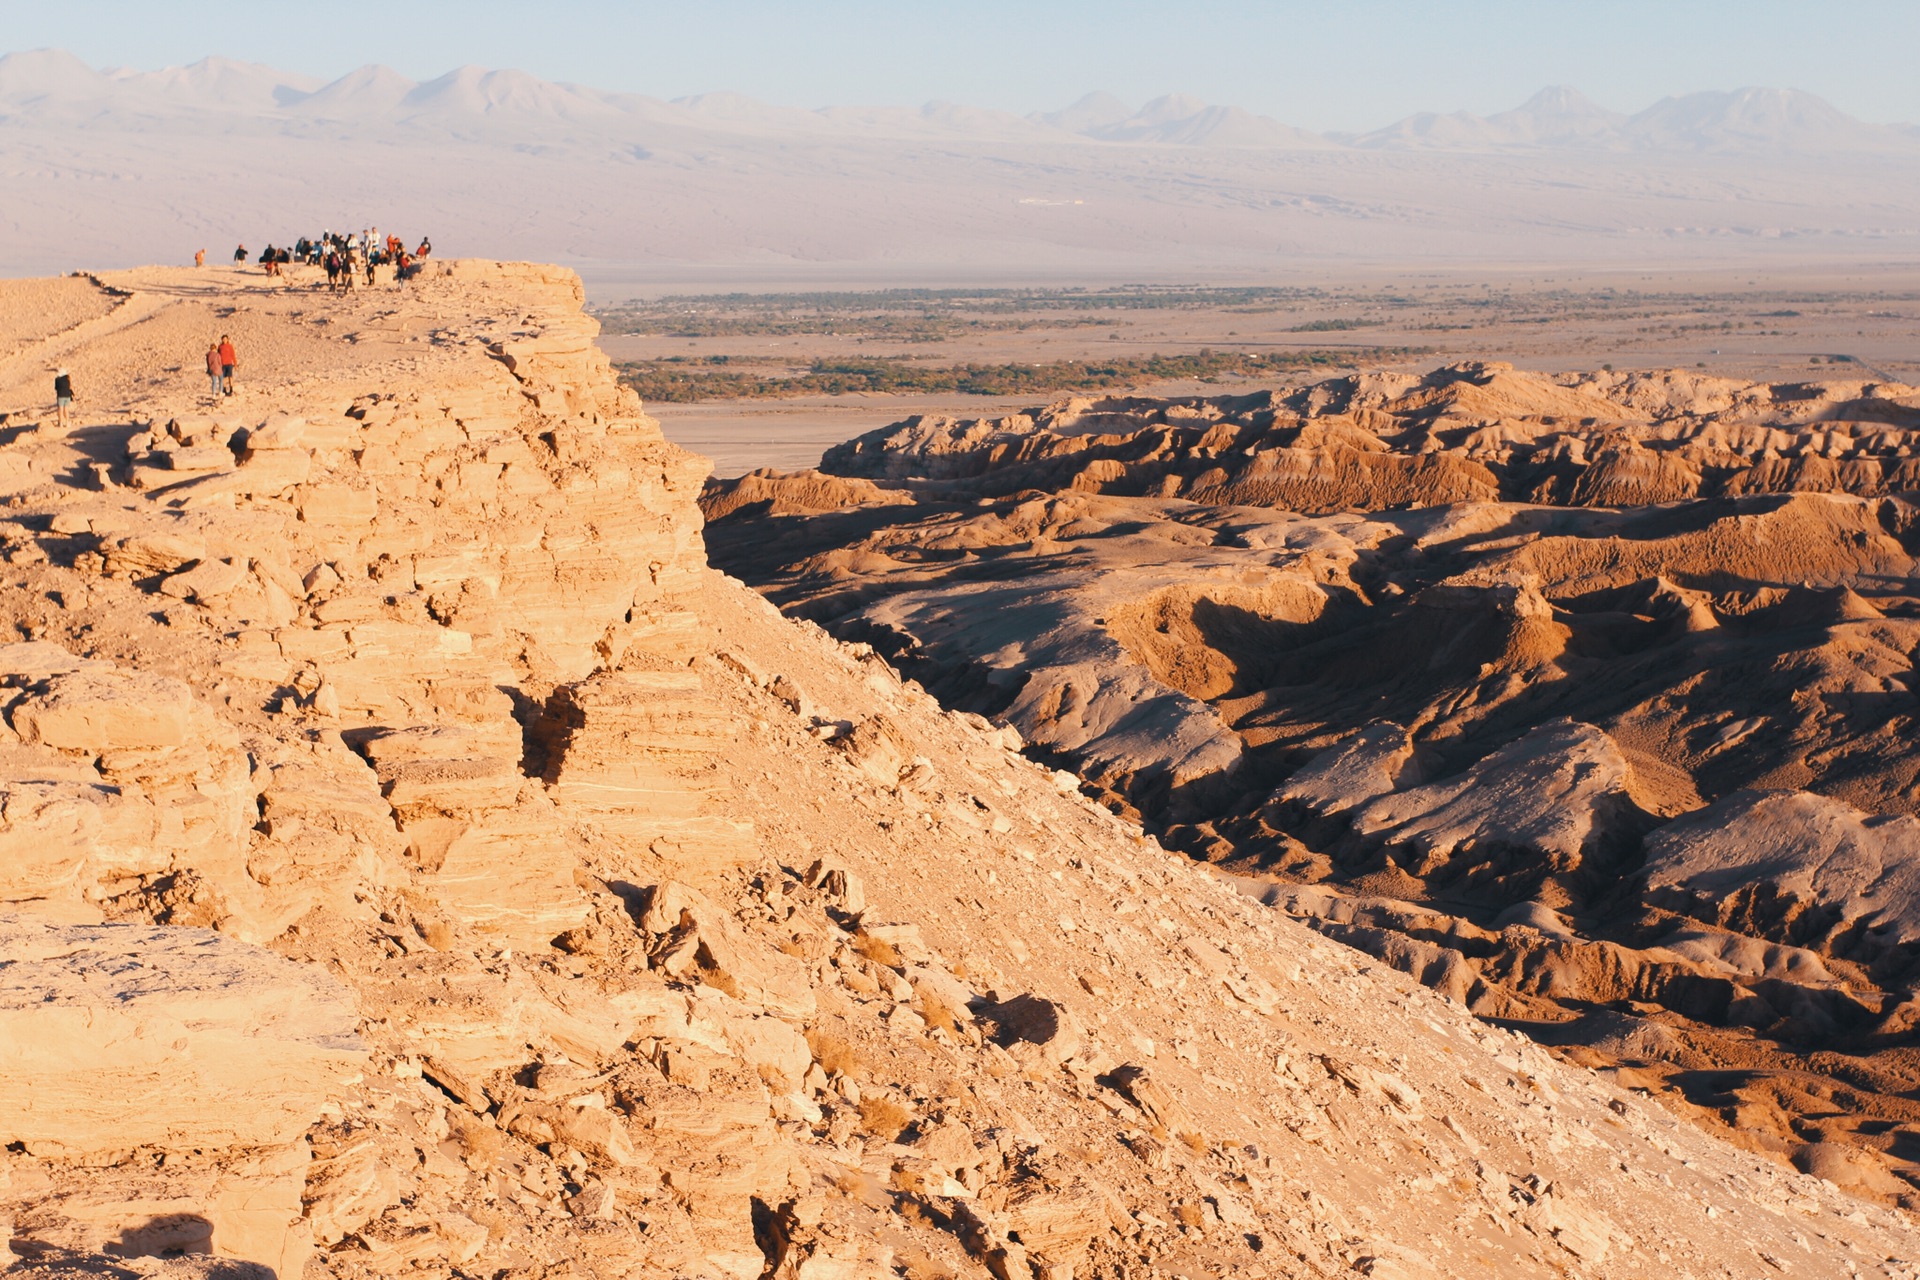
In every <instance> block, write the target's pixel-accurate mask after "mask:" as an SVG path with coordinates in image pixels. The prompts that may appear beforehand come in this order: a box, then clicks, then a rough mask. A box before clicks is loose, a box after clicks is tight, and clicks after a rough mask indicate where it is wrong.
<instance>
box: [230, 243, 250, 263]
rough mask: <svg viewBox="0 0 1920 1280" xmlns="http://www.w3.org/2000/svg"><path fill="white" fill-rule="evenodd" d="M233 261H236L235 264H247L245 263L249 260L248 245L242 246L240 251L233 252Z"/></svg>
mask: <svg viewBox="0 0 1920 1280" xmlns="http://www.w3.org/2000/svg"><path fill="white" fill-rule="evenodd" d="M233 260H234V261H235V262H240V263H244V262H245V261H246V260H247V246H246V245H244V244H243V245H241V246H240V247H239V248H238V249H235V250H234V251H233Z"/></svg>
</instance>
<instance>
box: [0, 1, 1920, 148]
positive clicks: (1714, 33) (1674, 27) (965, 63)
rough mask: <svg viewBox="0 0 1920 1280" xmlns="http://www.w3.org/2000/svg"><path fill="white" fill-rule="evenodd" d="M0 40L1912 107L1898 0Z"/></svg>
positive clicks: (877, 11) (493, 11) (629, 12)
mask: <svg viewBox="0 0 1920 1280" xmlns="http://www.w3.org/2000/svg"><path fill="white" fill-rule="evenodd" d="M0 11H4V13H5V21H4V22H0V53H7V52H14V51H19V50H25V49H32V48H37V47H42V46H46V47H54V48H64V49H69V50H72V51H73V52H74V53H75V54H77V55H78V56H80V57H81V58H82V59H84V60H85V61H87V62H89V63H90V64H92V65H94V66H134V67H139V68H151V67H155V66H160V65H163V64H169V63H171V64H175V65H185V64H187V63H190V62H193V61H195V60H197V59H198V58H200V57H201V56H203V55H205V54H208V53H219V54H223V55H225V56H227V57H230V58H234V59H236V60H239V61H250V62H261V63H267V64H270V65H272V66H276V67H283V68H286V69H287V70H289V71H292V72H297V73H299V74H301V75H305V76H311V77H313V78H314V79H316V80H319V81H327V80H333V79H335V78H337V77H339V76H340V75H342V74H344V73H345V72H347V71H349V70H351V69H352V68H354V67H356V66H358V65H360V64H361V63H364V62H384V63H387V64H388V65H391V66H393V67H395V68H396V69H397V70H399V71H400V72H401V73H403V74H404V75H407V76H409V77H411V78H413V79H416V80H430V79H432V78H433V77H434V76H437V75H439V74H440V73H441V72H443V71H445V70H446V69H447V68H448V67H452V66H459V65H462V64H467V63H471V64H474V65H478V66H490V67H503V66H504V67H518V68H521V69H523V70H526V71H528V72H530V73H532V74H534V75H537V76H540V77H542V78H544V79H548V80H556V81H562V82H569V83H578V84H591V85H595V86H597V87H599V88H602V89H611V90H618V91H621V92H630V93H644V94H649V95H652V96H654V97H659V98H668V99H671V98H677V97H684V96H688V95H692V94H696V93H709V92H716V91H729V92H738V93H745V94H748V95H750V96H752V97H754V98H757V99H759V100H761V101H765V102H772V103H777V104H781V105H786V106H798V107H810V108H811V107H820V106H828V105H836V104H847V103H876V104H883V105H890V106H909V105H918V104H920V103H923V102H927V101H930V100H931V101H952V102H963V103H967V104H969V105H971V106H976V107H983V108H992V109H996V110H1004V111H1012V112H1015V113H1017V114H1028V113H1031V112H1036V111H1047V110H1053V109H1056V108H1058V107H1059V106H1061V105H1062V104H1064V103H1067V102H1071V101H1073V100H1074V99H1076V98H1079V97H1081V96H1083V95H1085V94H1087V93H1090V92H1094V91H1105V92H1109V93H1113V94H1115V95H1117V96H1118V97H1120V98H1123V99H1125V100H1126V101H1128V102H1131V103H1134V104H1136V105H1137V104H1139V103H1141V102H1145V101H1147V100H1149V99H1152V98H1157V97H1161V96H1163V95H1165V94H1169V93H1182V94H1190V95H1195V96H1198V97H1203V98H1206V99H1208V100H1209V101H1214V102H1231V103H1237V104H1239V105H1240V106H1242V107H1245V108H1247V109H1248V110H1249V111H1252V112H1254V113H1255V114H1258V115H1269V116H1273V117H1274V118H1275V119H1279V120H1285V121H1287V122H1288V123H1289V124H1294V125H1298V126H1300V127H1301V128H1305V129H1311V130H1314V131H1316V132H1324V131H1328V130H1344V131H1350V132H1365V131H1367V130H1371V129H1377V128H1379V127H1381V126H1382V125H1385V124H1387V123H1388V122H1389V121H1392V120H1395V119H1398V118H1399V117H1402V116H1407V115H1412V114H1414V113H1416V112H1419V111H1423V110H1433V111H1439V112H1443V113H1444V112H1451V111H1459V110H1466V111H1471V112H1474V113H1476V114H1480V115H1490V114H1492V113H1494V112H1496V111H1500V110H1502V109H1504V108H1507V107H1510V106H1512V105H1514V104H1515V103H1518V102H1520V101H1522V100H1524V99H1525V98H1526V97H1527V96H1528V95H1529V94H1531V93H1532V92H1533V91H1534V90H1536V89H1538V88H1540V87H1541V86H1542V85H1548V84H1569V85H1577V86H1579V87H1580V88H1581V89H1582V90H1583V91H1585V92H1586V93H1587V94H1589V95H1590V96H1591V97H1592V98H1593V99H1594V100H1595V101H1596V102H1599V103H1601V104H1602V105H1604V106H1606V107H1608V108H1610V109H1613V110H1618V111H1626V112H1634V111H1638V110H1640V109H1642V108H1644V107H1646V106H1648V105H1650V104H1652V103H1654V102H1656V101H1658V100H1659V99H1661V98H1664V97H1668V96H1670V95H1675V94H1680V93H1685V92H1689V91H1692V90H1698V89H1735V88H1738V87H1740V86H1741V85H1749V84H1771V85H1782V86H1787V87H1792V88H1797V89H1803V90H1806V91H1808V92H1811V93H1814V94H1817V95H1819V96H1821V97H1824V98H1826V99H1827V100H1828V101H1830V102H1833V103H1834V104H1835V105H1837V106H1839V107H1840V108H1841V109H1842V110H1844V111H1846V112H1847V113H1848V114H1850V115H1853V116H1855V117H1857V118H1859V119H1863V120H1868V121H1873V122H1875V123H1881V124H1886V123H1897V122H1903V121H1904V122H1908V123H1920V77H1916V76H1914V75H1913V74H1912V72H1911V69H1910V66H1909V62H1910V59H1909V58H1908V57H1905V56H1902V55H1903V53H1906V52H1909V51H1911V50H1913V49H1914V48H1916V47H1920V5H1915V4H1913V3H1912V0H1821V2H1820V3H1817V4H1816V3H1812V2H1811V0H1445V3H1435V2H1434V0H1338V3H1327V0H1177V2H1176V0H1038V2H1037V3H1036V2H1035V0H911V2H910V3H901V2H900V0H809V2H808V3H805V4H797V3H794V2H793V0H703V2H702V3H699V4H688V3H670V2H667V0H547V2H546V3H541V4H527V3H524V2H523V0H330V2H329V3H327V4H324V5H311V4H299V3H290V2H289V0H256V2H255V3H252V4H248V5H246V6H244V7H243V8H240V9H235V10H232V11H231V12H222V11H218V10H214V9H209V8H208V7H207V6H205V5H189V4H185V3H182V2H181V0H64V2H63V3H60V4H44V3H43V4H27V3H24V0H22V2H17V3H4V4H0Z"/></svg>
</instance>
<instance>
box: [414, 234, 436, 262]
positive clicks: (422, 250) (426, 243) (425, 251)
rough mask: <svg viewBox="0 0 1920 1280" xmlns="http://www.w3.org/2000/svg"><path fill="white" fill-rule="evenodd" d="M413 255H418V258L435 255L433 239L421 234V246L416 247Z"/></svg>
mask: <svg viewBox="0 0 1920 1280" xmlns="http://www.w3.org/2000/svg"><path fill="white" fill-rule="evenodd" d="M413 256H414V257H416V258H430V257H432V256H433V241H431V240H429V239H427V238H426V237H425V236H421V237H420V247H419V248H418V249H415V250H414V251H413Z"/></svg>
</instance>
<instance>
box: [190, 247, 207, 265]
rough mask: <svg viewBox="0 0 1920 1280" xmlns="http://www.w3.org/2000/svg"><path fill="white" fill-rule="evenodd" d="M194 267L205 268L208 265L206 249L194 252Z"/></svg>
mask: <svg viewBox="0 0 1920 1280" xmlns="http://www.w3.org/2000/svg"><path fill="white" fill-rule="evenodd" d="M193 265H194V266H196V267H204V266H206V265H207V251H206V250H205V249H195V250H194V251H193Z"/></svg>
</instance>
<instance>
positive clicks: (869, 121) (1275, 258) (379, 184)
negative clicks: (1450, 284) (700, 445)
mask: <svg viewBox="0 0 1920 1280" xmlns="http://www.w3.org/2000/svg"><path fill="white" fill-rule="evenodd" d="M1917 161H1920V129H1916V128H1914V127H1911V126H1902V125H1879V124H1869V123H1863V122H1861V121H1859V120H1857V119H1854V118H1853V117H1851V116H1849V115H1847V114H1845V113H1843V112H1841V111H1840V110H1838V109H1837V108H1835V107H1833V106H1832V105H1830V104H1829V103H1827V102H1826V101H1824V100H1822V99H1820V98H1817V97H1815V96H1813V95H1811V94H1808V93H1804V92H1799V91H1794V90H1784V89H1761V88H1753V89H1742V90H1736V91H1719V92H1705V93H1694V94H1686V95H1680V96H1676V97H1670V98H1666V99H1663V100H1661V101H1659V102H1656V103H1654V104H1653V105H1651V106H1649V107H1646V108H1645V109H1643V110H1640V111H1638V112H1636V113H1633V114H1626V113H1621V112H1617V111H1613V110H1609V109H1606V108H1604V107H1602V106H1599V105H1596V104H1595V103H1593V102H1591V101H1589V100H1588V99H1587V98H1585V97H1584V96H1583V95H1582V94H1580V93H1579V92H1577V91H1575V90H1573V89H1569V88H1552V89H1546V90H1542V91H1540V92H1538V93H1537V94H1535V95H1534V96H1532V97H1531V98H1529V99H1528V100H1527V101H1526V102H1524V103H1522V104H1519V105H1517V106H1514V107H1511V108H1509V109H1506V110H1502V111H1497V112H1493V113H1491V114H1488V115H1484V116H1480V115H1472V114H1468V113H1465V112H1447V113H1442V112H1428V113H1417V114H1414V115H1411V116H1408V117H1407V118H1405V119H1402V120H1400V121H1398V122H1396V123H1393V124H1390V125H1387V126H1385V127H1383V128H1377V129H1374V130H1371V131H1368V132H1364V133H1351V134H1349V133H1320V132H1314V131H1311V130H1307V129H1303V128H1300V127H1296V126H1295V125H1293V124H1291V123H1289V122H1287V121H1283V120H1278V119H1274V118H1271V117H1268V116H1264V115H1260V114H1258V113H1255V112H1252V111H1248V110H1245V109H1243V108H1241V107H1238V106H1234V105H1231V104H1225V103H1213V102H1208V101H1206V100H1203V99H1200V98H1194V97H1187V96H1182V95H1165V96H1162V97H1159V98H1156V99H1154V100H1151V101H1148V102H1144V103H1141V102H1129V101H1123V100H1121V99H1119V98H1116V97H1113V96H1110V95H1107V94H1104V93H1093V94H1089V95H1086V96H1083V97H1081V98H1079V99H1078V100H1077V101H1073V102H1070V103H1062V104H1060V105H1058V106H1057V107H1055V108H1053V109H1050V110H1045V111H1039V112H1034V113H1030V114H1026V115H1016V114H1013V113H1009V112H1000V111H992V110H987V109H983V108H979V107H972V106H966V105H956V104H953V103H930V104H928V105H925V106H923V107H918V108H905V107H860V106H839V107H830V108H822V109H818V110H800V109H795V108H791V107H778V106H770V105H767V104H765V103H762V102H760V101H757V100H755V99H752V98H749V97H745V96H741V95H738V94H731V93H713V94H702V95H697V96H693V97H688V98H682V99H679V100H676V101H673V102H666V101H662V100H660V99H657V98H651V97H646V96H642V95H637V94H622V93H612V92H606V91H601V90H596V89H592V88H587V87H583V86H579V85H571V84H558V83H553V82H549V81H545V80H541V79H539V78H537V77H535V76H532V75H529V74H526V73H523V72H517V71H489V70H483V69H480V68H474V67H465V68H460V69H458V70H456V71H453V72H450V73H447V74H445V75H442V76H439V77H436V78H433V79H430V80H427V81H424V82H422V81H416V80H414V79H411V78H409V77H407V76H405V75H403V74H401V73H399V72H397V71H394V70H390V69H388V68H385V67H381V66H367V67H362V68H360V69H358V70H356V71H353V72H351V73H349V74H347V75H345V76H342V77H340V78H337V79H335V80H332V81H330V82H323V81H322V80H320V79H317V78H314V77H310V76H303V75H297V74H291V73H285V72H281V71H277V70H274V69H272V68H269V67H265V66H260V65H255V64H248V63H240V62H233V61H229V60H225V59H218V58H208V59H204V60H202V61H199V62H196V63H194V64H192V65H190V66H187V67H184V68H171V69H167V70H163V71H156V72H129V71H111V72H103V71H100V70H97V69H95V68H92V67H89V66H87V65H86V64H85V63H84V62H82V61H80V60H79V59H77V58H75V57H74V56H72V55H70V54H67V53H63V52H59V51H52V50H42V51H37V52H28V53H16V54H11V55H8V56H6V57H0V186H3V187H4V191H5V199H4V201H0V230H4V233H5V234H4V236H3V237H0V269H4V270H6V271H8V272H22V271H53V270H65V269H72V268H75V267H82V266H96V265H110V264H118V263H125V262H132V261H148V260H153V261H181V260H184V259H185V258H188V257H190V256H191V254H192V252H193V251H194V249H197V248H202V247H204V248H207V249H208V250H209V251H210V252H211V253H212V254H213V255H215V256H216V257H223V256H226V255H228V254H230V252H231V249H232V246H233V243H234V242H235V241H240V240H244V241H246V242H247V243H248V244H249V246H250V247H251V248H252V249H253V250H254V251H256V252H257V251H258V249H259V248H261V247H262V246H263V245H264V244H265V243H266V242H268V241H270V240H277V241H280V242H285V241H288V240H291V239H292V238H293V237H294V236H296V235H300V234H311V233H317V232H318V231H320V230H321V229H322V228H324V227H333V228H335V229H338V228H341V227H355V228H358V227H360V226H363V225H366V224H367V223H370V222H371V223H378V224H379V225H381V226H382V227H383V228H388V229H393V230H397V231H399V232H400V233H401V234H403V235H405V236H407V237H408V238H409V239H412V238H416V237H418V236H419V235H420V234H422V233H427V234H431V235H432V236H433V237H434V239H435V241H436V243H437V245H438V246H439V247H440V249H441V250H442V252H455V253H472V254H488V255H498V256H522V257H534V258H543V259H551V260H559V261H565V262H571V263H574V264H576V265H579V266H581V267H582V268H583V270H585V271H586V272H587V273H588V274H589V275H593V274H595V273H598V274H599V275H601V276H602V277H605V278H622V279H630V280H632V281H634V282H636V283H637V284H641V285H644V284H646V283H647V282H649V281H650V280H651V281H656V282H671V281H673V280H692V279H707V280H716V281H717V280H721V279H726V278H738V279H742V280H747V279H755V280H760V281H773V280H793V281H795V282H806V281H809V280H815V279H818V280H825V279H841V278H852V277H859V278H861V279H864V280H869V281H873V282H883V283H886V282H901V283H904V282H919V281H922V280H926V279H929V278H937V277H940V276H942V275H946V276H953V277H961V276H965V277H970V278H973V277H979V276H981V275H983V274H988V275H998V276H1000V277H1002V278H1008V279H1012V278H1042V277H1045V278H1086V279H1094V278H1118V277H1131V278H1146V277H1149V276H1152V275H1157V274H1159V275H1163V274H1166V273H1175V274H1184V275H1187V276H1191V277H1194V278H1202V277H1205V278H1240V277H1250V276H1261V277H1271V276H1274V275H1275V274H1283V273H1285V272H1288V271H1292V270H1298V269H1300V268H1302V267H1303V266H1318V267H1337V266H1339V265H1340V264H1374V265H1379V264H1387V265H1408V266H1417V265H1460V264H1495V263H1504V264H1514V263H1526V264H1541V265H1547V266H1551V265H1553V264H1568V265H1576V266H1579V265H1586V266H1631V265H1637V264H1643V263H1645V264H1666V265H1674V264H1682V263H1684V264H1695V265H1697V264H1712V263H1727V264H1734V263H1738V264H1746V263H1755V264H1762V265H1764V264H1779V263H1785V262H1795V261H1798V262H1804V261H1812V260H1819V261H1830V262H1841V263H1856V264H1870V263H1878V262H1888V261H1911V260H1913V259H1915V258H1920V163H1916V162H1917Z"/></svg>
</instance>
